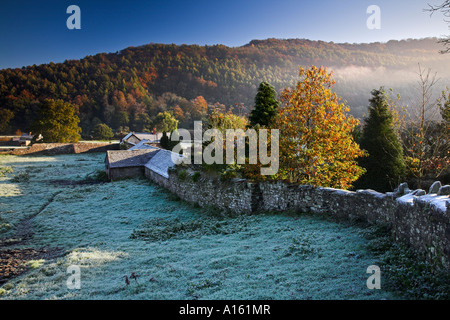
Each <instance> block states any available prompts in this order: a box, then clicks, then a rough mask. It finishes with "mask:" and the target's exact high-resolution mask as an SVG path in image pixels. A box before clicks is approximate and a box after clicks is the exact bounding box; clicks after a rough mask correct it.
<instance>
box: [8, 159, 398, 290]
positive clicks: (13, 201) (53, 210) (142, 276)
mask: <svg viewBox="0 0 450 320" xmlns="http://www.w3.org/2000/svg"><path fill="white" fill-rule="evenodd" d="M103 159H104V155H103V154H95V155H92V154H91V155H64V156H55V157H16V156H0V167H6V166H11V167H13V169H14V173H13V174H16V175H17V174H18V173H19V172H22V171H24V172H25V171H26V172H28V176H29V181H20V179H19V182H14V181H13V179H12V176H11V174H8V175H7V177H3V178H0V238H3V239H7V238H14V237H15V236H16V234H17V230H18V229H19V230H20V228H21V227H20V225H21V223H23V219H24V218H27V217H33V216H34V215H36V214H37V213H38V214H37V215H36V216H34V217H33V218H32V219H31V220H29V224H30V226H31V229H32V231H33V235H32V236H31V237H30V238H29V239H28V242H25V243H23V242H22V243H20V242H18V243H17V244H13V245H12V246H10V248H59V249H61V250H62V252H64V254H63V255H60V256H59V257H57V258H51V259H48V260H46V259H38V260H34V261H31V262H29V271H27V272H26V273H25V274H23V275H21V276H19V277H16V278H13V279H11V280H9V281H8V282H7V283H5V284H3V286H2V287H1V288H0V299H384V298H386V299H392V298H394V297H393V296H392V295H391V294H390V293H389V292H386V291H383V290H369V289H367V287H366V280H367V278H368V276H369V275H368V274H366V269H367V267H368V266H370V265H373V264H375V263H376V261H375V258H374V257H372V256H371V255H370V254H369V252H368V251H367V250H366V247H365V246H366V241H365V239H364V238H363V236H362V234H361V232H360V231H359V230H358V229H357V228H353V227H347V226H344V225H342V224H338V223H333V222H328V221H324V220H320V219H318V218H314V217H300V216H292V215H290V216H289V215H282V214H265V215H257V216H246V217H234V218H233V217H228V218H221V217H220V216H218V215H215V214H214V212H211V210H204V209H200V208H195V207H193V206H191V205H189V204H186V203H184V202H182V201H178V200H176V199H175V198H174V197H173V196H172V195H171V194H169V193H167V192H166V191H164V190H163V189H161V188H160V187H157V186H156V185H154V184H152V183H151V182H149V181H147V180H145V179H136V180H125V181H119V182H114V183H102V184H82V183H77V181H78V182H79V181H82V180H85V179H86V175H87V174H89V173H92V172H95V171H96V170H102V169H103ZM2 249H5V248H1V247H0V250H2ZM69 265H78V266H79V267H80V268H81V289H79V290H70V289H68V288H67V285H66V280H67V278H68V277H69V275H68V274H67V267H68V266H69ZM132 272H134V273H135V274H137V275H139V277H138V278H137V282H136V281H135V280H133V279H130V284H129V285H128V286H127V285H126V283H125V280H124V278H123V276H124V275H128V276H130V274H131V273H132Z"/></svg>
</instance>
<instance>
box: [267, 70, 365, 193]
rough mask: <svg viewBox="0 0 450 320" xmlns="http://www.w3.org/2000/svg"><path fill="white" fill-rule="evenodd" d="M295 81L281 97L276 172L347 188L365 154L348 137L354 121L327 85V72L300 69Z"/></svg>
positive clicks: (304, 181) (330, 83) (330, 84)
mask: <svg viewBox="0 0 450 320" xmlns="http://www.w3.org/2000/svg"><path fill="white" fill-rule="evenodd" d="M299 76H300V81H299V82H297V85H296V86H295V87H294V88H286V89H285V90H284V91H283V93H282V96H281V101H282V103H283V106H282V107H281V108H280V109H279V115H278V118H277V121H276V128H279V129H280V131H281V132H280V175H281V177H282V178H287V179H289V180H291V181H294V182H298V183H301V184H310V185H313V186H326V187H338V188H349V187H350V186H351V184H352V182H353V181H355V180H357V179H358V178H359V177H360V176H361V174H362V173H363V172H364V169H362V168H361V167H359V166H358V165H357V162H356V159H357V158H358V157H361V156H363V155H364V152H363V151H362V150H361V149H360V148H359V146H358V145H357V144H356V142H355V141H354V140H353V137H352V130H353V129H354V128H355V126H356V125H357V124H358V121H357V120H356V119H354V118H353V117H351V116H350V115H349V114H348V112H349V108H348V107H347V106H346V105H345V104H343V103H340V98H338V96H337V95H336V93H334V92H333V91H332V90H331V88H332V87H333V85H334V84H335V81H334V80H333V79H332V73H328V72H327V70H326V69H324V68H322V67H321V68H317V67H315V66H311V67H310V68H309V69H308V70H305V69H303V68H300V72H299Z"/></svg>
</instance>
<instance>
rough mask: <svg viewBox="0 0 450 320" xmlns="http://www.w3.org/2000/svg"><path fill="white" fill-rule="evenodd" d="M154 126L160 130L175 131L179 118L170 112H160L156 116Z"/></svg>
mask: <svg viewBox="0 0 450 320" xmlns="http://www.w3.org/2000/svg"><path fill="white" fill-rule="evenodd" d="M154 126H155V128H156V130H158V131H160V132H173V131H175V130H177V128H178V120H177V119H175V118H174V116H173V115H172V114H171V113H170V112H164V113H162V112H160V113H158V115H157V116H156V119H155V122H154Z"/></svg>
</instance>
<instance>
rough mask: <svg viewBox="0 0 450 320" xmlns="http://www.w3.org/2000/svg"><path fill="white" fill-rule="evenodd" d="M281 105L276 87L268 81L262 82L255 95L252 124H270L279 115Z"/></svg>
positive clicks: (251, 116) (264, 125) (265, 125)
mask: <svg viewBox="0 0 450 320" xmlns="http://www.w3.org/2000/svg"><path fill="white" fill-rule="evenodd" d="M279 105H280V102H279V101H278V100H277V92H276V91H275V89H274V88H273V87H272V86H271V85H270V84H268V83H267V82H261V84H260V85H259V88H258V93H257V94H256V97H255V107H254V109H253V110H252V112H251V113H250V118H249V120H250V125H251V126H252V127H254V126H256V125H257V124H259V125H260V126H262V127H267V126H269V124H270V123H271V122H272V121H273V119H274V118H275V116H276V115H277V111H278V110H277V109H278V107H279Z"/></svg>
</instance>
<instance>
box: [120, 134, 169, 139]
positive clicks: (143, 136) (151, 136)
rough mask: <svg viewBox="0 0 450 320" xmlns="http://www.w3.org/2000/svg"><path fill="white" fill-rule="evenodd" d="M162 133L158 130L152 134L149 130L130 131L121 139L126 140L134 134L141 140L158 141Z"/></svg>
mask: <svg viewBox="0 0 450 320" xmlns="http://www.w3.org/2000/svg"><path fill="white" fill-rule="evenodd" d="M162 135H163V134H162V133H161V132H158V133H156V134H153V133H150V132H130V133H128V134H127V135H126V136H125V137H123V139H122V141H127V140H128V139H129V138H130V137H131V136H135V137H136V138H138V139H139V140H141V141H142V140H149V141H159V140H160V139H161V137H162ZM168 135H169V134H168ZM169 136H170V135H169Z"/></svg>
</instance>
